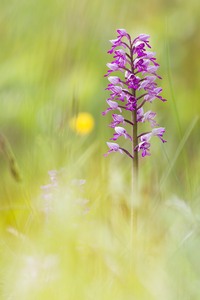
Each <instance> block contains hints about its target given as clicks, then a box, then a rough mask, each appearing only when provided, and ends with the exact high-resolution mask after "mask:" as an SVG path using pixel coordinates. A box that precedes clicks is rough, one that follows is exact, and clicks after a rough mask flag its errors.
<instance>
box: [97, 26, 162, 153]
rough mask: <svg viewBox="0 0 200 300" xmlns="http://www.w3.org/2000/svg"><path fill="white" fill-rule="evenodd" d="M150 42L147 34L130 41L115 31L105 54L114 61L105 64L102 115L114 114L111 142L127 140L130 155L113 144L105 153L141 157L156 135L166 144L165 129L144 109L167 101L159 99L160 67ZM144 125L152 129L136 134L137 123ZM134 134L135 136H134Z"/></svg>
mask: <svg viewBox="0 0 200 300" xmlns="http://www.w3.org/2000/svg"><path fill="white" fill-rule="evenodd" d="M149 39H150V36H149V35H148V34H140V35H139V36H138V37H136V38H135V39H133V40H132V39H131V36H130V35H129V34H128V33H127V31H126V30H125V29H118V30H117V38H116V39H114V40H110V42H111V44H112V46H111V49H110V50H109V51H108V53H109V54H111V55H112V56H113V60H112V61H111V62H110V63H108V64H107V67H108V71H107V73H106V75H105V77H108V80H109V84H108V86H107V90H108V91H109V92H110V96H109V98H108V99H107V103H108V106H109V107H108V108H107V109H106V110H105V111H104V112H103V113H102V114H103V115H105V114H107V113H108V112H109V111H112V112H113V114H112V119H113V120H112V122H111V123H110V125H109V126H110V127H111V128H113V129H114V131H115V133H114V135H113V137H112V138H111V140H114V141H116V140H117V139H118V138H120V137H121V136H122V137H124V138H125V139H128V140H129V141H130V142H131V143H132V150H131V151H132V155H131V154H130V153H129V152H128V150H125V149H124V148H121V147H120V146H119V145H118V144H116V143H107V145H108V147H109V151H108V153H111V152H120V153H126V154H128V156H130V157H132V158H134V153H137V152H141V155H142V157H144V156H148V155H150V146H151V144H150V139H151V138H152V137H153V136H157V137H158V138H159V139H160V140H161V141H162V142H163V143H164V142H166V141H165V140H164V139H163V134H164V132H165V129H164V128H163V127H159V128H157V126H159V125H158V123H157V122H156V120H155V117H156V113H155V112H152V111H151V110H147V111H145V109H144V107H145V104H146V103H152V102H153V101H154V100H156V99H158V100H161V101H162V102H165V101H166V100H165V99H164V98H163V97H162V96H161V93H162V88H161V87H159V86H158V85H157V82H156V81H157V79H161V77H160V76H159V75H158V74H157V71H158V69H159V64H158V63H157V61H156V57H155V53H154V52H152V51H150V50H151V46H150V43H149ZM115 73H117V74H115ZM116 110H118V114H117V113H116ZM125 111H128V112H129V116H130V117H129V118H125V115H123V114H124V112H125ZM119 112H120V114H119ZM126 115H127V113H126ZM145 122H148V123H149V124H150V128H152V130H151V131H149V132H147V133H140V132H139V134H138V132H137V130H138V131H139V130H140V128H139V124H140V123H145ZM136 123H138V124H137V129H136V130H133V128H131V127H133V126H136ZM121 125H122V126H123V127H122V126H121ZM124 126H125V127H127V128H124ZM133 132H134V134H137V136H133V135H134V134H132V133H133ZM130 133H131V134H132V135H131V134H130Z"/></svg>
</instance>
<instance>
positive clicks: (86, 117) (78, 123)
mask: <svg viewBox="0 0 200 300" xmlns="http://www.w3.org/2000/svg"><path fill="white" fill-rule="evenodd" d="M69 125H70V127H71V128H72V130H74V131H76V133H78V134H80V135H86V134H88V133H90V132H91V131H92V130H93V128H94V118H93V116H92V115H91V114H90V113H87V112H81V113H79V114H78V115H77V116H76V117H74V118H72V119H71V120H70V123H69Z"/></svg>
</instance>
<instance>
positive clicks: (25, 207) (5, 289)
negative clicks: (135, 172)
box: [0, 0, 200, 300]
mask: <svg viewBox="0 0 200 300" xmlns="http://www.w3.org/2000/svg"><path fill="white" fill-rule="evenodd" d="M199 20H200V7H199V2H198V1H197V0H192V1H190V2H188V1H185V0H184V1H178V0H175V1H164V0H163V1H158V0H151V1H143V2H142V3H141V2H140V1H128V0H125V1H123V2H122V1H117V0H116V1H114V0H111V1H109V2H108V1H105V0H103V1H100V0H96V1H89V0H83V1H81V2H80V1H77V0H72V1H66V0H65V1H64V0H60V1H51V0H50V1H49V0H48V1H47V0H40V1H39V0H34V1H33V0H30V1H28V2H27V1H23V0H22V1H16V0H11V1H9V3H8V2H7V1H4V0H1V2H0V40H1V48H0V134H1V135H3V136H5V138H6V140H7V143H8V144H7V145H8V147H9V149H10V150H9V151H10V152H9V153H12V155H11V156H12V158H13V159H14V163H15V166H17V168H19V172H20V174H22V179H23V180H22V182H19V181H17V180H16V176H13V175H14V174H13V173H12V172H11V168H10V161H9V159H8V157H6V156H5V155H3V151H2V149H0V178H1V181H0V201H1V205H0V215H1V216H0V231H1V236H2V238H1V251H0V261H1V271H0V295H1V296H0V297H1V299H5V300H7V299H9V300H10V299H20V300H23V299H24V300H27V299H30V300H31V299H34V300H35V299H69V300H73V299H76V300H77V299H91V300H93V299H101V300H102V299H111V298H115V299H126V300H128V299H133V298H134V299H141V300H142V299H148V300H149V299H162V300H164V299H167V300H168V299H170V300H171V299H181V300H182V299H183V300H184V299H192V300H193V299H199V297H200V295H199V289H198V283H199V271H200V268H199V263H198V261H199V254H198V247H199V242H200V241H199V237H198V230H199V215H200V211H199V196H200V189H199V168H200V152H199V149H200V140H199V119H198V117H199V113H200V102H199V80H200V72H199V70H200V61H199V47H200V39H199V38H198V28H199V22H200V21H199ZM117 28H126V29H127V30H128V31H129V32H130V33H131V34H132V35H133V36H134V35H137V34H138V33H140V32H146V33H149V34H150V35H151V42H152V45H153V50H155V51H156V53H157V57H158V61H159V63H160V65H161V68H160V73H161V76H162V78H163V80H162V83H161V84H162V87H163V91H164V92H163V96H164V97H165V98H166V99H167V100H168V102H167V103H166V104H164V105H160V104H159V103H155V104H153V106H154V108H155V109H156V110H157V111H158V116H159V118H160V120H159V122H160V124H162V125H163V126H165V127H166V129H167V134H166V139H167V141H168V143H167V144H166V145H164V148H163V147H161V146H160V144H159V143H157V144H156V143H155V144H154V145H153V147H152V156H151V157H150V158H149V159H146V160H141V161H140V185H141V199H142V203H141V205H140V207H139V208H138V210H139V220H140V221H139V232H138V235H137V236H136V237H135V240H134V243H135V247H134V249H130V247H129V245H130V238H129V237H130V197H131V191H130V168H131V166H130V165H129V160H128V159H127V158H125V157H123V156H120V155H113V157H109V158H107V159H105V158H104V157H103V153H105V152H106V145H105V142H106V141H107V140H108V138H109V137H110V134H111V131H110V129H108V128H107V124H108V118H109V117H108V118H107V119H105V118H102V116H101V111H102V110H104V108H105V99H106V97H107V93H106V92H105V91H104V89H105V87H106V84H107V82H106V79H105V78H103V74H105V72H106V66H105V64H106V63H107V62H108V61H109V59H110V57H109V56H108V55H107V53H106V51H107V49H108V48H109V46H110V45H109V42H108V40H109V39H113V38H114V37H115V30H116V29H117ZM78 112H88V113H90V114H92V116H93V117H94V119H95V127H94V130H93V132H92V133H91V134H89V135H88V136H79V135H77V134H76V133H75V132H73V130H71V128H70V127H69V121H70V119H71V118H72V117H74V115H76V114H77V113H78ZM52 169H56V170H59V171H60V173H59V174H61V175H59V176H58V177H59V178H58V183H59V188H58V190H55V191H54V190H53V196H52V197H53V198H52V199H53V200H52V201H51V203H50V204H51V205H52V211H51V213H50V215H49V217H48V218H46V215H45V213H44V206H45V203H46V202H45V201H46V200H45V201H44V198H43V196H42V190H41V188H40V187H41V186H42V185H44V184H46V183H47V182H49V177H48V171H49V170H52ZM20 176H21V175H20ZM74 179H86V184H85V185H84V187H80V186H78V187H77V186H76V185H75V186H74V185H73V184H72V181H73V180H74ZM80 199H82V200H83V199H87V200H89V202H88V204H87V205H86V204H84V203H85V202H84V201H82V200H81V202H80ZM77 201H78V203H79V204H77ZM80 203H81V204H80ZM85 205H86V208H89V212H88V213H86V214H85V213H84V212H85V211H84V209H85ZM86 210H87V209H86Z"/></svg>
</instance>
